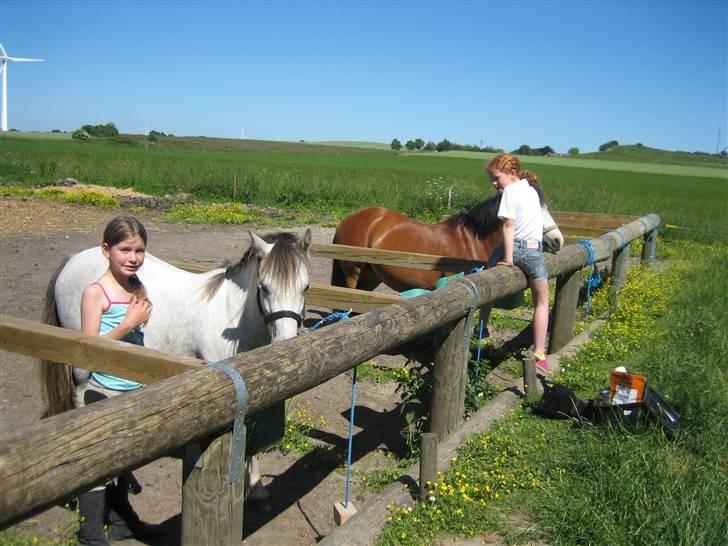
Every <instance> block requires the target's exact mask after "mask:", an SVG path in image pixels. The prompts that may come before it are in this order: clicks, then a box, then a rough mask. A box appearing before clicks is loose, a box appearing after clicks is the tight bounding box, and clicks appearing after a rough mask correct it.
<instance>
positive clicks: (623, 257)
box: [609, 245, 629, 314]
mask: <svg viewBox="0 0 728 546" xmlns="http://www.w3.org/2000/svg"><path fill="white" fill-rule="evenodd" d="M628 261H629V245H626V246H624V247H623V248H618V249H617V250H615V251H614V254H613V255H612V285H611V286H610V287H609V313H610V314H611V313H614V312H615V311H616V310H617V307H618V302H617V291H618V290H619V289H620V288H621V287H622V285H623V284H624V282H625V281H626V280H627V267H628Z"/></svg>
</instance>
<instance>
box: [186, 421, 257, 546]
mask: <svg viewBox="0 0 728 546" xmlns="http://www.w3.org/2000/svg"><path fill="white" fill-rule="evenodd" d="M232 436H233V435H232V432H225V433H223V434H220V435H219V436H216V437H214V438H213V439H212V440H211V441H209V443H208V442H207V441H206V442H204V443H203V444H202V449H201V450H200V449H198V448H196V446H197V445H198V444H191V445H188V446H186V448H185V458H184V464H183V470H182V541H181V544H182V546H203V545H209V546H217V545H219V546H228V545H230V544H240V543H241V542H242V540H243V500H244V494H245V472H244V471H243V472H242V473H241V475H240V478H239V479H238V480H237V481H236V482H233V483H229V481H228V476H229V473H230V461H231V458H230V445H231V444H232ZM244 438H245V431H244V430H243V450H242V453H243V454H244V453H245V440H244ZM241 464H242V466H243V469H244V468H245V464H244V461H241Z"/></svg>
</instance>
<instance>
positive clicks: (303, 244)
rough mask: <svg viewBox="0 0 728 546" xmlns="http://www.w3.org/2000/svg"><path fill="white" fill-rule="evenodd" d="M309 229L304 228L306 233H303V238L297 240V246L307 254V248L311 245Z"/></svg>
mask: <svg viewBox="0 0 728 546" xmlns="http://www.w3.org/2000/svg"><path fill="white" fill-rule="evenodd" d="M311 239H312V236H311V230H310V229H308V228H307V229H306V233H304V234H303V238H301V240H300V241H298V247H299V248H300V249H301V250H303V251H304V252H305V253H306V254H308V249H309V248H310V247H311Z"/></svg>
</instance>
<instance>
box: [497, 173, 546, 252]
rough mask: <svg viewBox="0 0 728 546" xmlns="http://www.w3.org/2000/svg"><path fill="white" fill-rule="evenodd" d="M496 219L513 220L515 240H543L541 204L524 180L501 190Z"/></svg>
mask: <svg viewBox="0 0 728 546" xmlns="http://www.w3.org/2000/svg"><path fill="white" fill-rule="evenodd" d="M498 218H500V219H501V220H505V219H506V218H512V219H513V220H515V223H516V227H515V231H514V234H513V237H514V238H515V239H523V240H532V241H541V240H543V215H542V213H541V202H540V201H539V199H538V193H537V192H536V190H535V189H533V188H532V187H531V185H530V184H529V183H528V180H526V179H525V178H522V179H521V180H519V181H518V182H515V183H513V184H511V185H509V186H506V188H505V189H504V190H503V197H502V198H501V203H500V207H499V208H498Z"/></svg>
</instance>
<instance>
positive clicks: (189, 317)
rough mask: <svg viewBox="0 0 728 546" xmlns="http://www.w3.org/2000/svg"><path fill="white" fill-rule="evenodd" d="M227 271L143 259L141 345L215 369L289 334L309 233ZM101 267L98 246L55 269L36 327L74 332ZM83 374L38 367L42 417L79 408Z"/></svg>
mask: <svg viewBox="0 0 728 546" xmlns="http://www.w3.org/2000/svg"><path fill="white" fill-rule="evenodd" d="M250 236H251V239H252V244H251V246H250V249H249V250H248V251H247V252H246V253H245V254H244V255H243V257H242V258H241V259H240V260H239V261H238V262H236V263H234V264H233V265H230V266H229V267H226V268H219V269H214V270H212V271H209V272H207V273H200V274H194V273H189V272H186V271H183V270H181V269H178V268H176V267H174V266H172V265H170V264H168V263H166V262H164V261H162V260H160V259H159V258H156V257H154V256H152V255H151V254H147V255H146V258H145V260H144V265H143V266H142V267H141V269H140V270H139V271H138V276H139V279H140V280H141V282H142V283H143V284H144V286H145V288H146V290H147V294H148V297H149V300H150V301H151V302H152V304H153V311H152V315H151V318H150V320H149V322H148V324H147V325H146V326H145V327H144V345H145V346H146V347H150V348H153V349H159V350H162V351H167V352H171V353H177V354H183V355H189V356H195V357H197V358H201V359H203V360H206V361H207V362H210V363H212V362H217V361H219V360H223V359H225V358H229V357H231V356H233V355H235V354H237V353H240V352H243V351H248V350H250V349H254V348H256V347H260V346H262V345H266V344H268V343H275V342H276V341H281V340H284V339H288V338H292V337H294V336H296V335H297V333H298V328H299V327H300V326H301V324H302V321H303V313H304V292H305V291H306V290H307V289H308V287H309V274H308V259H309V247H310V245H311V231H310V230H307V231H306V233H305V235H304V236H303V238H301V239H299V238H298V237H297V236H296V235H294V234H292V233H277V234H272V235H269V236H266V237H265V238H261V237H259V236H257V235H256V234H254V233H253V232H252V231H251V232H250ZM107 268H108V261H107V260H106V258H104V256H103V254H102V253H101V248H100V247H95V248H90V249H88V250H85V251H83V252H80V253H78V254H76V255H75V256H73V257H71V258H70V259H69V260H68V261H66V262H64V263H63V264H61V266H60V267H59V268H58V270H57V271H56V273H55V274H54V276H53V278H52V279H51V281H50V284H49V285H48V289H47V293H46V305H45V312H44V322H45V323H47V324H53V325H58V326H62V327H64V328H71V329H74V330H80V329H81V296H82V294H83V290H84V288H86V287H87V286H88V285H89V284H91V283H93V282H94V281H95V280H96V279H98V278H99V277H101V275H103V273H104V272H105V271H106V269H107ZM89 375H90V373H89V371H86V370H81V369H79V368H69V367H67V366H64V365H61V364H58V363H53V362H46V361H43V362H41V367H40V376H41V388H42V391H43V398H44V402H45V407H46V415H55V414H57V413H61V412H63V411H66V410H69V409H72V408H74V407H82V406H84V405H85V404H84V393H85V391H86V388H87V385H88V380H89ZM257 466H258V465H257V459H256V460H253V461H250V460H249V461H248V469H249V471H250V472H249V475H248V484H249V487H250V490H251V497H253V498H264V497H266V496H267V492H266V491H265V489H264V488H263V485H262V483H261V482H260V475H259V473H258V468H257Z"/></svg>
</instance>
